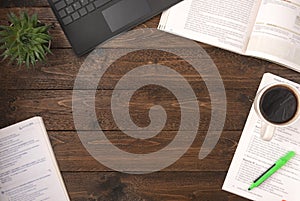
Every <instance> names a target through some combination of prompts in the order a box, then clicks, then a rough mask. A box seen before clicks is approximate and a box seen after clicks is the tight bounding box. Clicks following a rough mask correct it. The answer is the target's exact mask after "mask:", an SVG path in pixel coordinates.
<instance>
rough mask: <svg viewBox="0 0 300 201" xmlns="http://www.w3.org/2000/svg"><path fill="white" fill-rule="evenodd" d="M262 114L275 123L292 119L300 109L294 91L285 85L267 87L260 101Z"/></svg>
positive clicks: (282, 122)
mask: <svg viewBox="0 0 300 201" xmlns="http://www.w3.org/2000/svg"><path fill="white" fill-rule="evenodd" d="M259 109H260V111H261V114H262V116H263V117H264V118H265V119H266V120H267V121H269V122H271V123H274V124H284V123H287V122H289V121H290V120H292V119H293V118H294V117H295V115H296V113H297V110H298V99H297V96H296V95H295V93H294V91H293V90H291V89H290V88H288V87H287V86H283V85H276V86H273V87H270V88H269V89H267V90H266V91H265V92H264V93H263V95H262V97H261V99H260V102H259Z"/></svg>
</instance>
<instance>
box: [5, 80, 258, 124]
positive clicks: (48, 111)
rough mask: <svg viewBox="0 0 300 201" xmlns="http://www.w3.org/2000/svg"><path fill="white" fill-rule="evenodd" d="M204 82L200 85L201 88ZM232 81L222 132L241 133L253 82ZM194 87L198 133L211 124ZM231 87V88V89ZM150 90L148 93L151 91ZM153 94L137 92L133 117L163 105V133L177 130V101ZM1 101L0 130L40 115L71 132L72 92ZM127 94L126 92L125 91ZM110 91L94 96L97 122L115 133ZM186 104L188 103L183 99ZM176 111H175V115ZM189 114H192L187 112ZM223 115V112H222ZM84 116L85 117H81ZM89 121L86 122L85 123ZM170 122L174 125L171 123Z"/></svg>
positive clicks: (20, 93) (17, 93)
mask: <svg viewBox="0 0 300 201" xmlns="http://www.w3.org/2000/svg"><path fill="white" fill-rule="evenodd" d="M203 85H204V83H202V86H203ZM235 85H236V83H235V82H231V83H228V84H227V88H226V93H227V100H228V101H227V119H226V123H225V127H224V129H225V130H241V129H242V128H243V126H244V122H245V120H246V117H247V114H248V111H249V109H250V106H251V103H252V102H251V101H252V100H253V98H254V95H255V92H256V87H257V85H256V83H252V82H250V83H247V87H246V86H245V87H244V88H237V87H236V86H235ZM197 86H198V88H196V87H194V91H195V93H196V94H198V96H199V97H198V100H199V106H200V112H201V124H200V128H199V129H200V130H207V125H208V123H209V121H210V99H209V96H208V95H207V93H206V95H205V92H204V90H202V89H203V88H201V87H200V88H199V83H197ZM230 86H232V88H231V87H230ZM150 91H151V90H150ZM154 91H155V93H153V92H152V93H149V90H139V91H138V93H137V94H136V95H135V97H134V98H133V99H132V101H131V102H130V105H131V106H130V107H131V109H132V114H131V115H132V118H133V119H136V120H138V119H140V120H139V121H141V122H144V123H145V122H146V123H147V122H148V118H147V113H148V110H149V108H150V107H151V106H152V105H153V104H154V103H155V104H162V106H164V107H165V110H166V112H167V114H169V115H170V117H171V119H169V121H170V123H169V124H167V125H166V128H165V130H178V128H177V126H176V124H175V125H174V122H178V118H180V115H179V114H178V112H179V105H178V104H177V101H176V99H174V96H173V95H172V94H170V93H166V91H165V90H154ZM0 93H2V94H1V97H0V100H1V102H2V104H1V106H0V112H1V113H2V116H3V118H2V119H0V122H1V123H0V127H4V126H6V125H9V124H12V123H15V122H16V121H21V120H23V119H26V118H29V117H31V116H35V115H39V116H42V117H43V118H44V120H45V123H46V126H47V129H48V130H74V125H73V117H72V91H71V90H8V91H2V92H1V91H0ZM125 93H126V91H125ZM111 94H112V91H111V90H103V91H102V90H99V91H98V92H97V94H96V103H95V106H96V114H97V117H98V121H100V122H101V126H102V128H103V129H104V130H116V129H117V128H118V127H117V126H116V125H115V123H114V121H113V118H112V116H111V107H110V101H111V100H110V96H111ZM77 101H80V102H82V104H83V105H86V106H85V107H88V106H89V105H90V104H91V103H88V102H86V98H85V97H83V98H82V99H81V100H77ZM186 101H189V100H186ZM124 107H126V106H120V108H117V110H119V109H120V110H123V109H124ZM176 111H177V112H176ZM188 112H191V113H193V112H194V111H192V110H190V111H188ZM224 112H225V111H224ZM83 117H84V116H83ZM87 121H88V120H87ZM172 121H173V123H172ZM85 124H86V125H87V128H88V127H93V124H94V122H89V121H88V122H85Z"/></svg>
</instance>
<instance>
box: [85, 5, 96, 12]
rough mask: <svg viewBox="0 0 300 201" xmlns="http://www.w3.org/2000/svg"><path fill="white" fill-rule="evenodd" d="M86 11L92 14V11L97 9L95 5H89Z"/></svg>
mask: <svg viewBox="0 0 300 201" xmlns="http://www.w3.org/2000/svg"><path fill="white" fill-rule="evenodd" d="M86 9H87V10H88V12H91V11H93V10H95V7H94V5H93V4H89V5H87V6H86Z"/></svg>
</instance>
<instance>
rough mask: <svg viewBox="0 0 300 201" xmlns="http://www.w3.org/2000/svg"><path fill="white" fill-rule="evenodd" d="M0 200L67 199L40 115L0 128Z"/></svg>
mask: <svg viewBox="0 0 300 201" xmlns="http://www.w3.org/2000/svg"><path fill="white" fill-rule="evenodd" d="M0 200H1V201H27V200H28V201H29V200H30V201H69V200H70V199H69V197H68V193H67V191H66V188H65V186H64V182H63V180H62V177H61V174H60V171H59V169H58V166H57V163H56V160H55V157H54V154H53V151H52V147H51V144H50V142H49V138H48V135H47V132H46V129H45V127H44V123H43V120H42V118H41V117H33V118H31V119H28V120H25V121H22V122H20V123H17V124H14V125H12V126H9V127H6V128H3V129H0Z"/></svg>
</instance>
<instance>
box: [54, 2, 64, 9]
mask: <svg viewBox="0 0 300 201" xmlns="http://www.w3.org/2000/svg"><path fill="white" fill-rule="evenodd" d="M66 6H67V5H66V3H65V2H64V1H60V2H58V3H57V4H55V8H56V9H57V10H61V9H62V8H64V7H66Z"/></svg>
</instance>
